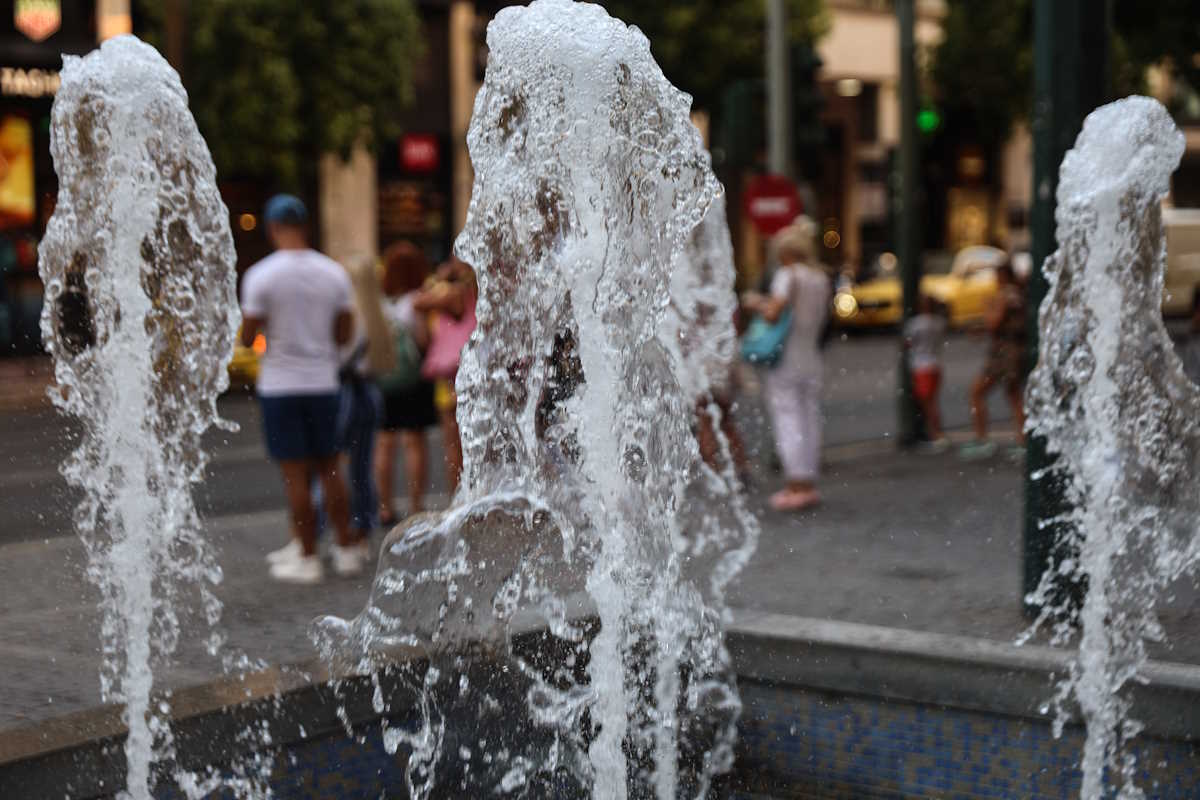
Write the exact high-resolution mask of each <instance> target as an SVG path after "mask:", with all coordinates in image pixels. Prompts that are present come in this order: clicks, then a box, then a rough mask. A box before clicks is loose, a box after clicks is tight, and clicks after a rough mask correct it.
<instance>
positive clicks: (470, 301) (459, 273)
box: [415, 256, 478, 495]
mask: <svg viewBox="0 0 1200 800" xmlns="http://www.w3.org/2000/svg"><path fill="white" fill-rule="evenodd" d="M477 295H478V289H477V288H476V284H475V273H474V272H472V271H471V268H470V267H469V266H467V265H466V263H464V262H462V261H460V260H459V259H458V258H455V257H453V256H451V258H450V260H449V261H447V262H445V263H443V264H442V265H440V266H439V267H438V270H437V274H436V276H435V280H434V281H433V283H432V284H431V285H430V286H428V288H426V289H425V290H424V291H422V292H421V294H420V295H419V296H418V297H417V299H416V302H415V306H416V308H417V310H419V311H424V312H426V313H428V314H431V315H432V320H433V321H432V333H431V335H430V342H429V352H428V353H426V355H425V362H424V364H422V365H421V374H422V375H424V376H425V377H426V378H429V379H430V380H433V381H434V404H435V405H436V407H437V412H438V418H439V420H440V421H441V428H442V440H443V444H444V446H445V448H446V481H447V483H448V484H449V489H450V494H451V495H453V494H454V492H456V491H457V490H458V480H459V476H460V475H461V474H462V459H463V456H462V440H461V438H460V435H459V430H458V418H457V412H458V398H457V397H456V395H455V393H454V379H455V377H456V376H457V375H458V365H459V362H460V360H461V358H462V349H463V347H464V346H466V344H467V340H468V339H470V338H471V333H472V331H474V330H475V301H476V297H477Z"/></svg>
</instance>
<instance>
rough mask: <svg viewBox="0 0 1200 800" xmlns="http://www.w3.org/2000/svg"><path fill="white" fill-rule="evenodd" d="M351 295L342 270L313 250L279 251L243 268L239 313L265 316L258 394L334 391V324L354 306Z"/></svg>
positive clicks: (346, 278)
mask: <svg viewBox="0 0 1200 800" xmlns="http://www.w3.org/2000/svg"><path fill="white" fill-rule="evenodd" d="M352 294H353V289H352V287H351V285H350V278H349V277H348V276H347V275H346V271H345V270H344V269H342V267H341V266H340V265H339V264H338V263H337V262H336V261H334V260H333V259H331V258H328V257H326V256H323V255H321V254H320V253H318V252H317V251H315V250H278V251H276V252H274V253H272V254H271V255H269V256H267V257H266V258H264V259H263V260H262V261H259V262H258V263H257V264H255V265H254V266H252V267H250V269H248V270H246V275H245V277H244V278H242V314H243V315H244V316H247V317H259V318H263V319H266V331H265V333H266V337H267V352H266V354H265V355H264V356H263V359H262V367H261V369H260V370H259V373H258V384H257V388H258V393H259V394H260V395H263V396H264V397H278V396H280V395H289V394H326V393H328V392H335V391H337V389H338V376H337V372H338V365H339V354H338V346H337V343H336V342H335V341H334V338H333V335H334V332H333V326H334V323H335V321H336V319H337V316H338V314H340V313H341V312H343V311H351V310H352V309H353V301H352V299H351V298H352Z"/></svg>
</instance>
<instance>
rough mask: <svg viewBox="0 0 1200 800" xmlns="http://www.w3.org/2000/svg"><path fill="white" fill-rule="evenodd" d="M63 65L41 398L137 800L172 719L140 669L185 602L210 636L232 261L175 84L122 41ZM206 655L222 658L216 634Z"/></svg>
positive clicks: (163, 750)
mask: <svg viewBox="0 0 1200 800" xmlns="http://www.w3.org/2000/svg"><path fill="white" fill-rule="evenodd" d="M63 60H64V65H63V70H62V86H61V88H60V90H59V92H58V94H57V96H56V98H55V101H54V109H53V112H52V118H51V130H50V148H51V153H52V154H53V156H54V165H55V169H56V170H57V172H58V177H59V192H58V203H57V206H56V207H55V211H54V215H53V217H52V218H51V219H50V222H49V224H48V225H47V228H46V235H45V238H44V239H43V240H42V243H41V246H40V248H39V251H38V252H39V265H40V270H41V276H42V280H43V282H44V283H45V286H46V302H45V308H44V311H43V314H42V336H43V340H44V341H45V343H46V347H47V348H48V350H49V351H50V353H51V354H52V355H53V356H54V361H55V377H56V379H57V383H58V387H57V389H56V390H55V391H54V393H53V397H54V401H55V403H56V404H57V405H58V407H59V408H60V409H62V410H63V411H64V412H66V413H69V414H71V415H73V416H75V417H77V418H78V419H79V420H80V422H81V423H82V426H83V431H84V433H83V439H82V442H81V444H80V446H79V448H78V449H77V450H76V451H75V453H74V454H73V455H72V456H71V458H70V459H69V460H68V461H67V463H66V464H65V465H64V467H63V473H64V474H65V476H66V477H67V480H68V481H69V482H70V483H71V484H72V485H74V486H77V487H79V488H81V489H82V490H83V492H84V499H83V501H82V502H81V503H80V506H79V508H78V509H77V511H76V514H75V525H76V527H77V529H78V531H79V535H80V536H81V537H82V539H83V542H84V544H85V546H86V549H87V554H88V576H89V577H90V578H91V579H92V581H94V582H95V584H96V585H97V586H98V587H99V589H100V593H101V597H102V600H101V608H102V611H103V630H102V646H103V668H102V673H101V694H102V697H103V699H104V700H105V701H106V702H120V703H124V704H125V721H126V722H127V724H128V726H129V738H128V740H127V742H126V745H125V751H126V754H127V758H128V779H127V787H126V790H125V792H124V793H123V794H122V795H121V796H122V797H129V798H149V797H150V796H151V794H150V793H151V784H152V781H153V776H152V774H151V767H152V765H153V763H154V762H155V761H156V760H160V761H169V760H170V758H171V756H172V753H173V750H172V745H171V733H170V729H169V727H168V725H167V718H168V715H169V711H170V707H169V705H168V703H167V702H166V701H163V702H161V703H155V704H153V705H152V704H151V689H152V687H153V682H154V681H153V675H154V670H155V669H156V668H159V667H162V666H164V665H166V664H168V663H169V661H170V658H171V654H172V653H173V652H174V651H175V649H176V646H177V645H178V642H179V637H180V633H181V626H180V617H179V613H178V609H179V607H180V606H181V605H182V604H183V603H185V602H186V603H189V604H190V603H198V606H194V607H197V608H199V609H200V611H201V615H202V617H203V618H204V619H205V620H206V621H207V623H208V624H209V626H210V627H211V626H212V625H213V624H215V623H216V622H217V620H218V618H219V616H220V611H221V607H220V603H219V602H218V600H217V599H216V597H215V596H214V595H213V594H212V592H211V586H212V585H214V584H216V583H218V582H219V581H220V580H221V570H220V568H219V567H218V566H217V564H216V562H215V560H214V559H213V556H212V552H211V551H210V549H209V548H208V546H207V545H206V543H205V541H204V539H203V538H202V536H201V530H200V520H199V518H198V515H197V513H196V508H195V505H194V504H193V501H192V495H191V487H192V484H193V483H196V482H198V481H199V480H201V478H202V477H203V473H204V467H205V463H206V456H205V453H204V451H203V450H202V449H201V447H200V437H201V435H202V434H203V433H204V432H205V430H207V429H208V428H209V427H210V426H211V425H213V424H217V423H219V422H220V420H219V418H218V416H217V411H216V397H217V395H218V394H219V393H220V392H221V391H222V390H224V389H225V388H226V386H227V381H228V378H227V376H226V372H225V364H226V363H227V361H228V358H229V354H230V352H231V349H232V344H233V336H234V333H235V331H236V330H237V326H238V322H239V312H238V307H237V295H236V286H235V281H236V278H235V272H234V263H235V255H234V250H233V239H232V236H231V234H230V230H229V214H228V212H227V211H226V208H225V205H224V204H223V203H222V202H221V198H220V195H219V194H218V192H217V187H216V173H215V169H214V168H213V163H212V159H211V158H210V156H209V153H208V148H207V147H206V146H205V144H204V141H203V139H202V138H201V137H200V134H199V132H198V131H197V129H196V124H195V122H194V120H193V119H192V116H191V114H190V113H189V111H188V107H187V95H186V93H185V92H184V89H183V86H182V85H181V84H180V82H179V77H178V75H176V74H175V71H174V70H172V69H171V68H170V67H169V66H168V65H167V63H166V61H164V60H163V59H162V57H161V56H159V54H158V53H157V52H156V51H155V50H154V49H153V48H151V47H149V46H147V45H145V44H142V43H141V42H140V41H138V40H137V39H135V38H134V37H132V36H122V37H118V38H115V39H111V40H109V41H106V42H105V43H104V44H103V45H102V46H101V47H100V49H99V50H97V51H95V52H93V53H91V54H90V55H88V56H86V57H84V58H76V57H72V56H64V57H63ZM189 607H191V606H189ZM208 646H209V649H210V651H212V652H215V651H216V650H217V648H218V647H219V646H220V639H219V636H218V635H217V634H216V633H215V632H214V633H212V637H211V639H210V640H209V642H208ZM197 791H201V790H200V789H197Z"/></svg>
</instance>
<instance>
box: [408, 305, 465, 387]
mask: <svg viewBox="0 0 1200 800" xmlns="http://www.w3.org/2000/svg"><path fill="white" fill-rule="evenodd" d="M474 330H475V299H474V298H471V300H470V301H469V302H468V303H467V306H466V308H465V309H463V315H462V316H461V317H459V318H458V319H455V318H454V317H452V316H450V315H449V314H439V315H438V317H437V321H436V322H435V323H434V328H433V336H432V338H431V339H430V342H429V352H427V353H426V354H425V363H424V364H422V365H421V374H422V375H423V376H425V378H427V379H429V380H431V381H435V380H444V381H452V380H454V376H455V375H457V374H458V363H459V361H460V360H461V359H462V349H463V348H464V347H465V346H466V344H467V341H468V340H469V339H470V338H471V333H472V332H473V331H474Z"/></svg>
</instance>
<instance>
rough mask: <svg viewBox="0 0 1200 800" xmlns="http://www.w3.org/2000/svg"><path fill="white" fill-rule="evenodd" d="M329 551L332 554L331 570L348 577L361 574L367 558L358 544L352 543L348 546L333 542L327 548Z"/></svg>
mask: <svg viewBox="0 0 1200 800" xmlns="http://www.w3.org/2000/svg"><path fill="white" fill-rule="evenodd" d="M329 553H330V555H331V556H333V571H334V572H336V573H337V574H338V575H341V576H342V577H350V576H353V575H361V574H362V571H363V565H364V564H365V563H366V560H367V559H366V557H365V555H364V554H363V550H362V548H361V547H360V546H359V545H357V544H352V545H350V546H349V547H342V546H341V545H337V544H335V545H334V546H333V547H331V548H329Z"/></svg>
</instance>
